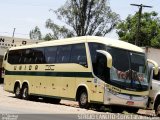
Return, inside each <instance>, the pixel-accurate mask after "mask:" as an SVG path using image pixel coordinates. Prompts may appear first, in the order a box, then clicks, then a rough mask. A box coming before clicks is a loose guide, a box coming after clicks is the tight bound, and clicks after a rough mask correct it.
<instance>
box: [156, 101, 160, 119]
mask: <svg viewBox="0 0 160 120" xmlns="http://www.w3.org/2000/svg"><path fill="white" fill-rule="evenodd" d="M155 114H156V116H158V117H160V102H159V103H157V105H156V107H155Z"/></svg>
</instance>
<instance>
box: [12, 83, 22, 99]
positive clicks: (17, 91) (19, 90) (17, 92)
mask: <svg viewBox="0 0 160 120" xmlns="http://www.w3.org/2000/svg"><path fill="white" fill-rule="evenodd" d="M14 93H15V97H16V98H22V93H21V88H20V85H19V84H17V85H16V86H15V89H14Z"/></svg>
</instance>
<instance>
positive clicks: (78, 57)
mask: <svg viewBox="0 0 160 120" xmlns="http://www.w3.org/2000/svg"><path fill="white" fill-rule="evenodd" d="M70 62H71V63H78V64H80V65H83V66H86V65H87V57H86V49H85V44H75V45H72V52H71V60H70Z"/></svg>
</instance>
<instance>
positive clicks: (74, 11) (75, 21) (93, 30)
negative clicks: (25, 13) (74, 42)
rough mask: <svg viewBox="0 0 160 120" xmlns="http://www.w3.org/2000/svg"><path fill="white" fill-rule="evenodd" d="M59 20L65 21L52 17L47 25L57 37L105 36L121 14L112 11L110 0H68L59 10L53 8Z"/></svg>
mask: <svg viewBox="0 0 160 120" xmlns="http://www.w3.org/2000/svg"><path fill="white" fill-rule="evenodd" d="M51 11H53V13H54V14H55V15H56V16H57V18H58V20H60V21H61V22H63V23H65V24H64V25H63V26H60V25H58V24H56V23H55V22H54V21H52V20H51V19H48V20H47V21H46V27H47V28H48V29H51V30H52V31H53V36H55V38H56V39H59V38H64V37H72V36H85V35H96V36H105V35H106V34H107V33H108V32H110V31H111V30H112V29H113V28H115V26H116V24H117V22H118V20H119V15H117V14H116V13H114V12H112V11H111V8H110V7H109V4H108V0H67V1H66V3H65V4H64V5H63V6H62V7H60V8H59V9H57V10H55V11H54V10H51Z"/></svg>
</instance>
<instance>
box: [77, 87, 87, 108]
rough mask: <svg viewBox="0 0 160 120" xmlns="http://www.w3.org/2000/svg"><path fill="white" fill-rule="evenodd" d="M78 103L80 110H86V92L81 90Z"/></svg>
mask: <svg viewBox="0 0 160 120" xmlns="http://www.w3.org/2000/svg"><path fill="white" fill-rule="evenodd" d="M78 103H79V107H80V108H88V107H89V103H88V94H87V91H86V90H82V91H81V92H80V94H79V99H78Z"/></svg>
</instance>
